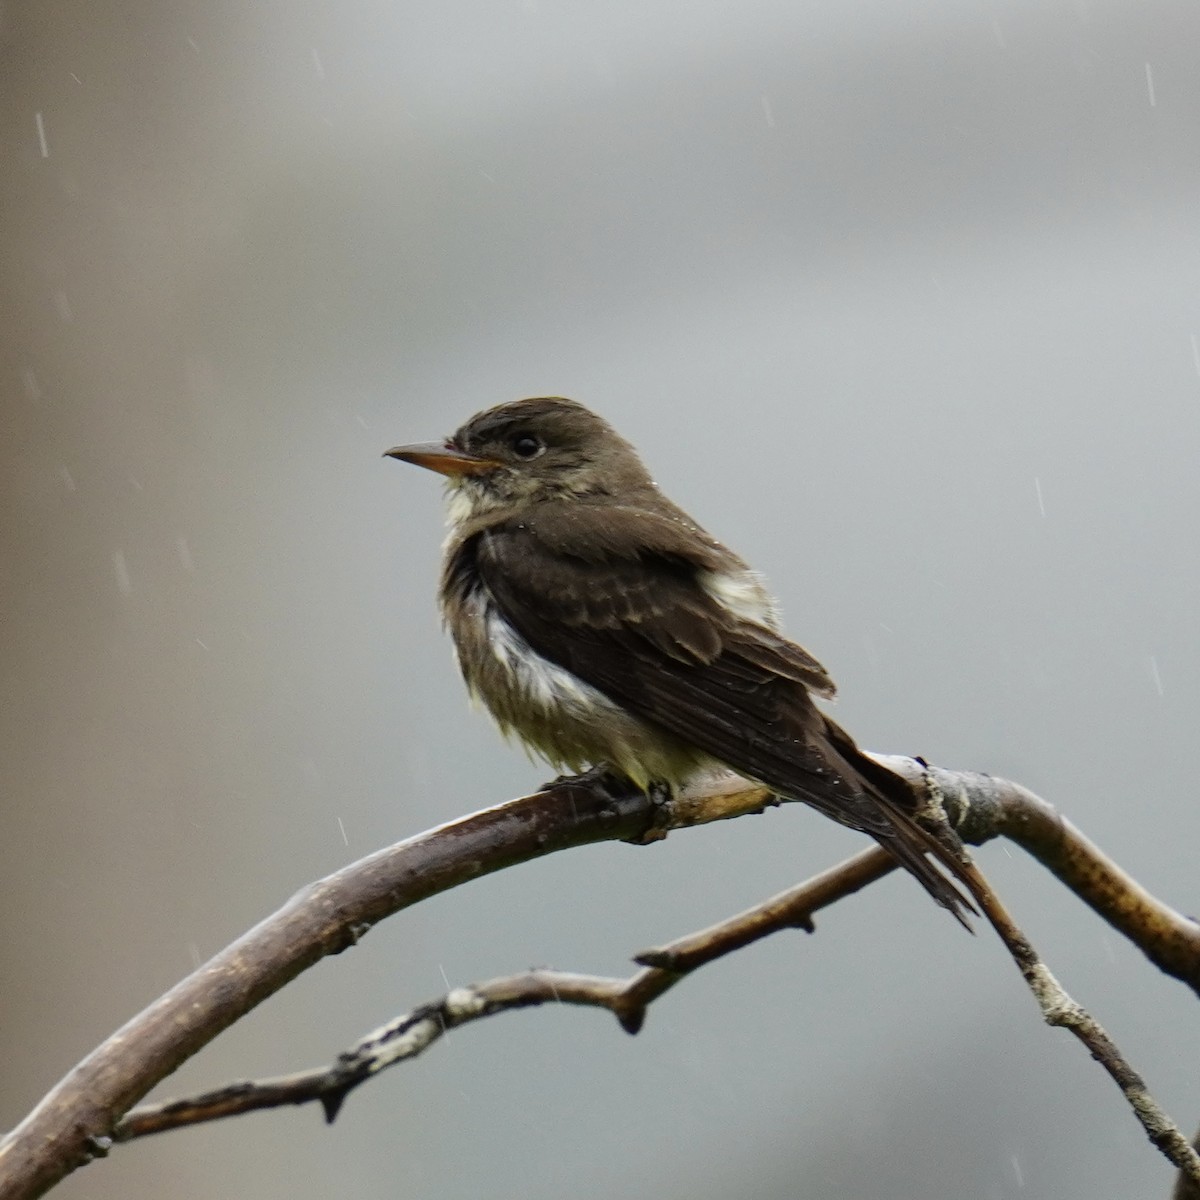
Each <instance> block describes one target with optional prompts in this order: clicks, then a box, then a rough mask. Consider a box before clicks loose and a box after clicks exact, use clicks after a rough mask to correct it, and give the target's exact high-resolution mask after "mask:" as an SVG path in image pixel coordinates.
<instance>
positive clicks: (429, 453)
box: [383, 442, 503, 479]
mask: <svg viewBox="0 0 1200 1200" xmlns="http://www.w3.org/2000/svg"><path fill="white" fill-rule="evenodd" d="M383 456H384V458H398V459H400V461H401V462H408V463H414V464H415V465H416V466H418V467H425V468H427V469H428V470H430V471H437V473H438V474H439V475H449V476H450V477H451V478H452V479H453V478H455V477H456V476H458V475H483V474H485V473H486V472H488V471H492V470H494V469H495V468H496V467H499V466H503V464H502V463H500V462H497V461H496V460H495V459H494V458H480V457H479V456H478V455H475V454H467V453H466V452H465V451H463V450H459V449H456V448H455V447H454V446H451V445H450V444H449V443H447V442H414V443H413V444H412V445H411V446H393V447H392V448H391V449H390V450H385V451H384V452H383Z"/></svg>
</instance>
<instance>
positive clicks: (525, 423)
mask: <svg viewBox="0 0 1200 1200" xmlns="http://www.w3.org/2000/svg"><path fill="white" fill-rule="evenodd" d="M386 454H387V456H388V457H390V458H398V459H400V460H401V461H402V462H410V463H415V464H416V465H417V466H419V467H426V468H428V469H429V470H431V471H437V472H438V473H439V474H441V475H445V476H446V479H447V481H448V483H449V485H450V488H451V489H452V492H453V493H454V499H455V500H456V501H457V503H456V504H455V508H459V509H460V511H459V513H458V514H457V515H459V516H461V517H475V516H481V515H483V514H485V513H488V512H493V511H496V510H508V511H514V510H515V511H520V510H521V509H524V508H526V507H528V506H530V505H533V504H538V503H541V502H542V501H546V500H555V499H562V498H568V497H576V498H583V497H601V496H608V495H614V494H615V495H626V494H628V493H629V492H631V491H638V490H640V489H642V488H645V487H653V483H652V482H651V480H650V477H649V475H648V474H647V472H646V469H645V467H643V466H642V463H641V460H640V459H639V458H638V456H637V452H636V451H635V450H634V448H633V447H632V446H631V445H630V444H629V443H628V442H627V441H625V439H624V438H623V437H621V436H620V434H618V433H617V432H616V430H614V429H613V428H612V426H611V425H609V423H608V422H607V421H605V420H604V419H603V418H602V417H598V416H597V415H596V414H595V413H594V412H592V411H591V410H590V409H587V408H585V407H584V406H583V405H582V404H577V403H576V402H575V401H574V400H566V399H563V398H562V397H561V396H540V397H535V398H533V399H529V400H515V401H513V402H512V403H510V404H501V405H498V406H497V407H495V408H489V409H485V410H484V411H483V412H481V413H476V414H475V416H473V417H472V418H471V419H470V420H469V421H467V422H466V423H465V424H464V425H462V426H460V428H459V429H458V430H457V431H456V432H455V433H454V434H453V435H452V436H451V437H449V438H447V439H446V441H444V442H419V443H415V444H413V445H410V446H394V447H393V448H392V449H391V450H388V451H386ZM460 506H461V508H460Z"/></svg>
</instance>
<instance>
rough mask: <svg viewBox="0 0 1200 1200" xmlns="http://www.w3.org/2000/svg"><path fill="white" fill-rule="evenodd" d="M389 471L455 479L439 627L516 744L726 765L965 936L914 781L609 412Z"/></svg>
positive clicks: (643, 782) (690, 767)
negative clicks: (859, 735)
mask: <svg viewBox="0 0 1200 1200" xmlns="http://www.w3.org/2000/svg"><path fill="white" fill-rule="evenodd" d="M385 456H386V457H390V458H394V459H398V460H400V461H402V462H407V463H411V464H414V465H416V466H420V467H425V468H427V469H429V470H431V471H435V472H437V473H439V474H440V475H443V476H444V477H445V479H446V483H447V517H448V526H449V532H448V535H447V538H446V541H445V544H444V547H443V560H442V570H441V581H440V586H439V593H438V599H439V606H440V609H441V615H442V619H443V624H444V626H445V627H446V629H447V630H448V631H449V634H450V637H451V640H452V642H453V645H454V650H455V656H456V658H457V661H458V666H459V670H460V672H461V674H462V676H463V679H464V681H465V683H466V686H467V689H468V691H469V693H470V694H471V696H472V698H473V699H476V700H478V701H481V702H482V704H483V705H484V707H486V708H487V710H488V711H489V712H490V714H491V716H492V717H493V719H494V720H495V722H496V723H497V725H498V726H499V727H500V729H501V731H502V732H503V733H504V734H505V735H510V736H515V737H516V738H517V739H519V740H520V741H521V742H522V743H523V744H524V746H525V748H526V749H527V750H528V751H530V752H531V753H532V754H534V755H536V756H539V757H541V758H543V759H545V760H546V761H547V762H548V763H550V764H551V765H552V766H553V767H555V768H556V769H557V770H559V771H572V772H578V771H582V770H585V769H596V768H599V769H602V770H605V771H609V772H612V773H615V774H617V775H619V776H622V777H624V778H625V779H628V780H629V781H631V782H632V783H633V784H634V785H635V786H637V787H638V788H641V789H643V790H648V791H652V790H653V789H666V791H667V792H668V794H673V793H674V792H675V791H677V790H678V789H679V788H680V787H682V786H683V785H684V784H685V783H686V782H687V781H688V780H689V779H691V778H693V777H694V776H696V775H697V774H698V773H700V772H702V771H706V770H712V769H714V768H718V767H723V768H726V769H728V770H731V771H733V772H735V773H737V774H738V775H740V776H743V777H745V778H747V779H749V780H752V781H754V782H756V783H759V784H761V785H763V786H764V787H766V788H768V789H769V790H770V791H772V792H773V793H776V794H778V795H779V796H782V797H786V798H788V799H792V800H797V801H801V802H803V803H805V804H808V805H810V806H811V807H812V808H814V809H816V810H817V811H818V812H820V813H822V814H824V815H825V816H827V817H830V818H832V819H833V820H835V821H837V822H839V823H840V824H842V825H845V826H849V827H850V828H851V829H855V830H858V831H860V832H862V833H865V834H867V835H869V836H870V837H872V838H874V839H875V841H876V842H878V843H879V844H880V845H881V846H882V847H883V848H884V849H885V850H886V851H887V852H888V853H889V854H891V855H892V857H893V858H894V859H895V860H896V861H897V862H898V863H899V864H900V865H901V866H902V867H904V868H905V869H906V870H908V871H909V872H910V873H911V874H912V875H913V876H915V878H916V879H917V880H918V882H920V883H921V885H922V886H923V887H924V888H925V890H926V891H927V892H928V893H929V894H930V895H931V896H932V897H933V898H934V900H936V901H937V902H938V903H939V904H940V905H942V906H943V907H944V908H947V909H949V911H950V912H951V913H952V914H954V915H955V917H957V918H958V920H959V921H961V922H962V923H963V924H964V925H967V927H968V928H970V924H969V922H968V921H967V919H966V917H965V916H964V911H965V910H970V911H973V910H974V906H973V905H972V904H971V903H970V901H969V900H967V899H966V898H965V897H964V895H963V894H962V892H961V891H960V890H959V889H958V888H957V887H956V886H955V885H954V883H953V882H952V881H951V879H950V878H948V877H947V873H948V874H949V875H950V876H952V877H954V878H956V879H958V880H960V881H962V882H964V883H965V882H967V876H966V874H965V869H964V866H963V862H962V860H961V859H960V857H959V855H958V854H957V853H956V852H955V851H954V850H953V849H951V848H950V846H948V845H947V844H944V843H943V841H942V840H939V839H938V838H936V837H934V836H933V835H932V834H931V833H930V832H928V831H927V830H925V829H924V828H922V827H921V826H920V825H918V824H917V823H916V821H915V820H914V816H913V814H914V812H915V811H916V809H917V808H918V806H919V804H920V797H919V795H918V793H917V791H916V790H915V788H914V786H913V785H912V784H910V783H909V781H908V780H907V779H905V778H904V777H903V776H901V775H898V774H896V773H895V772H893V771H891V770H889V769H888V768H887V767H885V766H884V765H883V764H882V763H880V762H878V761H877V760H875V759H873V758H871V757H869V756H868V755H866V754H864V753H863V752H862V751H861V750H860V749H859V748H858V746H857V745H856V744H855V742H854V740H853V738H852V737H851V736H850V735H849V734H848V733H846V732H845V731H844V730H843V729H842V728H841V727H840V726H839V725H838V724H836V723H835V722H834V721H833V720H832V718H830V717H829V716H828V714H827V713H825V712H824V711H823V710H822V709H820V708H818V706H817V704H816V703H815V699H823V700H828V699H832V698H833V697H834V694H835V687H834V683H833V680H832V679H831V678H830V676H829V673H828V672H827V671H826V670H825V668H824V667H823V666H822V665H821V663H820V662H818V661H817V659H815V658H814V657H813V656H812V655H811V654H810V653H809V652H808V651H807V650H805V649H803V648H802V647H801V646H799V645H797V644H796V643H795V642H793V641H791V640H789V639H788V638H787V637H785V636H784V634H783V633H782V632H781V631H780V617H779V609H778V607H777V604H776V602H775V600H774V599H773V598H772V596H771V594H770V592H769V591H768V590H767V586H766V584H765V582H764V580H763V578H762V576H761V575H759V574H758V573H757V572H755V571H753V570H752V569H751V568H750V567H749V566H748V565H747V564H746V563H745V562H744V561H743V560H742V559H741V558H739V557H738V556H737V555H736V554H735V553H734V552H733V551H732V550H730V549H728V548H727V547H726V546H724V545H723V544H722V543H721V542H719V541H718V540H717V539H716V538H714V537H713V536H712V535H711V534H709V533H708V532H707V531H706V530H705V529H704V528H702V527H701V526H700V525H698V524H697V523H696V522H695V521H694V520H692V518H691V517H690V516H688V514H687V513H685V512H684V511H683V510H682V509H681V508H679V507H678V506H677V505H676V504H674V503H673V502H672V501H671V500H669V499H668V498H667V497H666V496H665V495H664V494H663V492H662V491H661V490H660V489H659V487H658V484H657V483H656V482H655V481H654V479H653V478H652V477H651V475H650V473H649V471H648V470H647V469H646V467H645V466H644V465H643V464H642V461H641V458H640V457H639V455H638V453H637V451H636V450H635V448H634V447H633V446H632V445H631V444H630V443H629V442H628V441H626V440H625V438H623V437H622V436H621V435H620V434H619V433H618V432H617V431H616V430H615V429H614V428H613V427H612V426H611V425H610V424H609V423H608V422H607V421H606V420H605V419H604V418H603V417H601V416H600V415H598V414H597V413H595V412H593V411H592V410H591V409H589V408H587V407H585V406H584V405H582V404H580V403H578V402H576V401H574V400H568V399H566V398H564V397H561V396H538V397H531V398H528V399H523V400H515V401H510V402H508V403H504V404H500V405H497V406H495V407H492V408H488V409H485V410H484V411H482V412H479V413H477V414H475V415H474V416H472V417H471V418H470V419H469V420H467V421H466V422H465V423H464V424H463V425H461V426H460V427H459V429H458V430H457V431H456V432H455V433H454V434H452V435H451V436H450V437H449V438H446V439H445V440H442V441H432V442H420V443H413V444H409V445H401V446H394V447H392V448H391V449H390V450H387V451H386V452H385ZM935 864H936V865H935ZM939 868H940V869H939Z"/></svg>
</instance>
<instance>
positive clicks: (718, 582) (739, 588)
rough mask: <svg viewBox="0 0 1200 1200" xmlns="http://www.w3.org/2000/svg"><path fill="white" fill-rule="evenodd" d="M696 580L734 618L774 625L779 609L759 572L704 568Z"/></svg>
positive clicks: (770, 626) (757, 623)
mask: <svg viewBox="0 0 1200 1200" xmlns="http://www.w3.org/2000/svg"><path fill="white" fill-rule="evenodd" d="M696 581H697V582H698V583H699V584H700V586H701V587H702V588H703V589H704V590H705V591H706V592H707V593H708V594H709V596H711V597H712V598H713V599H714V600H715V601H716V602H717V603H718V604H719V605H720V606H721V607H722V608H724V609H728V610H729V612H731V613H733V615H734V616H735V617H740V618H741V619H742V620H743V621H753V622H754V623H755V624H756V625H766V626H767V627H768V628H769V629H773V628H774V627H775V624H776V622H777V621H778V619H779V612H778V610H777V609H776V607H775V601H774V600H772V599H771V596H770V593H768V591H767V589H766V588H765V587H764V586H763V581H762V576H761V575H759V573H758V572H757V571H736V572H734V571H701V572H700V574H699V575H697V576H696Z"/></svg>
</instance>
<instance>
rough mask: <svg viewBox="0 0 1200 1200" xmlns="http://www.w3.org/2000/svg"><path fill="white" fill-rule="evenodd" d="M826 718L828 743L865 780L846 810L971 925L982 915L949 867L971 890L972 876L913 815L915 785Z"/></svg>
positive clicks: (916, 802) (916, 803)
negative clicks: (856, 801)
mask: <svg viewBox="0 0 1200 1200" xmlns="http://www.w3.org/2000/svg"><path fill="white" fill-rule="evenodd" d="M822 716H824V714H822ZM825 724H826V727H827V734H828V737H829V742H830V744H831V745H832V746H833V747H834V748H835V749H836V751H837V753H838V756H839V757H840V758H841V759H842V761H843V762H844V763H845V765H846V766H848V767H850V768H851V770H852V772H853V778H855V781H856V782H859V783H861V784H862V785H863V792H864V795H863V797H862V799H863V802H864V803H863V805H862V807H861V808H859V809H858V811H856V812H853V813H852V814H847V815H852V816H854V817H862V818H863V819H862V821H861V823H860V822H859V821H855V822H854V823H855V825H856V826H857V827H858V828H860V829H861V830H862V831H863V832H864V833H869V834H870V835H871V836H872V837H873V838H874V839H875V840H876V841H877V842H878V843H879V844H880V845H881V846H882V847H883V848H884V849H885V850H886V851H887V852H888V853H889V854H890V855H891V856H892V857H893V858H894V859H895V860H896V861H897V862H898V863H899V864H900V865H901V866H902V867H903V868H904V869H905V870H906V871H908V872H909V874H911V875H914V876H916V879H917V881H918V882H919V883H920V884H921V886H922V887H923V888H924V889H925V890H926V891H927V892H928V893H929V894H930V895H931V896H932V897H933V898H934V900H936V901H937V902H938V904H940V905H941V906H942V907H943V908H945V909H948V910H949V911H950V912H951V913H952V914H953V916H954V917H955V918H956V919H957V920H958V921H959V923H960V924H962V925H963V926H964V927H965V928H966V929H967V930H971V924H970V921H969V920H968V919H967V916H968V914H969V913H974V914H975V915H978V912H979V910H978V909H977V908H976V906H975V905H974V904H973V903H972V901H971V899H970V896H969V895H966V894H964V893H963V891H962V890H961V889H960V888H959V887H957V886H956V885H955V883H954V882H953V881H952V880H951V879H949V878H947V873H948V874H949V875H950V876H953V879H954V880H957V881H958V882H959V883H961V884H962V885H963V887H964V888H966V890H967V892H968V893H970V892H971V891H972V886H971V885H972V881H971V877H970V875H969V874H968V873H967V870H966V867H965V866H964V864H963V862H962V860H961V858H960V857H959V856H958V855H957V854H956V853H955V852H954V850H953V849H952V848H951V847H950V846H948V845H944V844H943V843H942V842H941V841H939V840H938V839H937V838H936V837H935V836H934V835H933V834H932V833H929V832H928V831H927V830H925V829H922V828H921V826H920V825H918V824H917V822H916V821H915V819H914V818H913V814H914V813H915V812H916V810H917V808H918V806H919V804H920V802H921V801H920V796H919V795H918V793H917V790H916V788H915V787H914V785H913V784H911V783H910V782H909V781H908V780H907V779H905V778H904V776H903V775H898V774H896V772H895V771H891V770H889V769H888V768H887V767H885V766H884V765H883V764H882V763H880V762H877V761H876V760H875V759H873V758H871V757H870V756H869V755H866V754H864V753H863V752H862V751H861V750H860V749H859V748H858V746H857V745H855V743H854V740H853V738H851V737H850V735H849V734H848V733H846V732H845V730H843V729H842V728H841V727H840V726H838V725H836V724H835V723H834V722H833V721H831V720H830V719H829V718H828V717H825ZM931 860H932V861H931ZM935 863H936V865H935ZM939 867H940V868H941V870H939V869H938V868H939ZM972 932H973V931H972Z"/></svg>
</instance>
